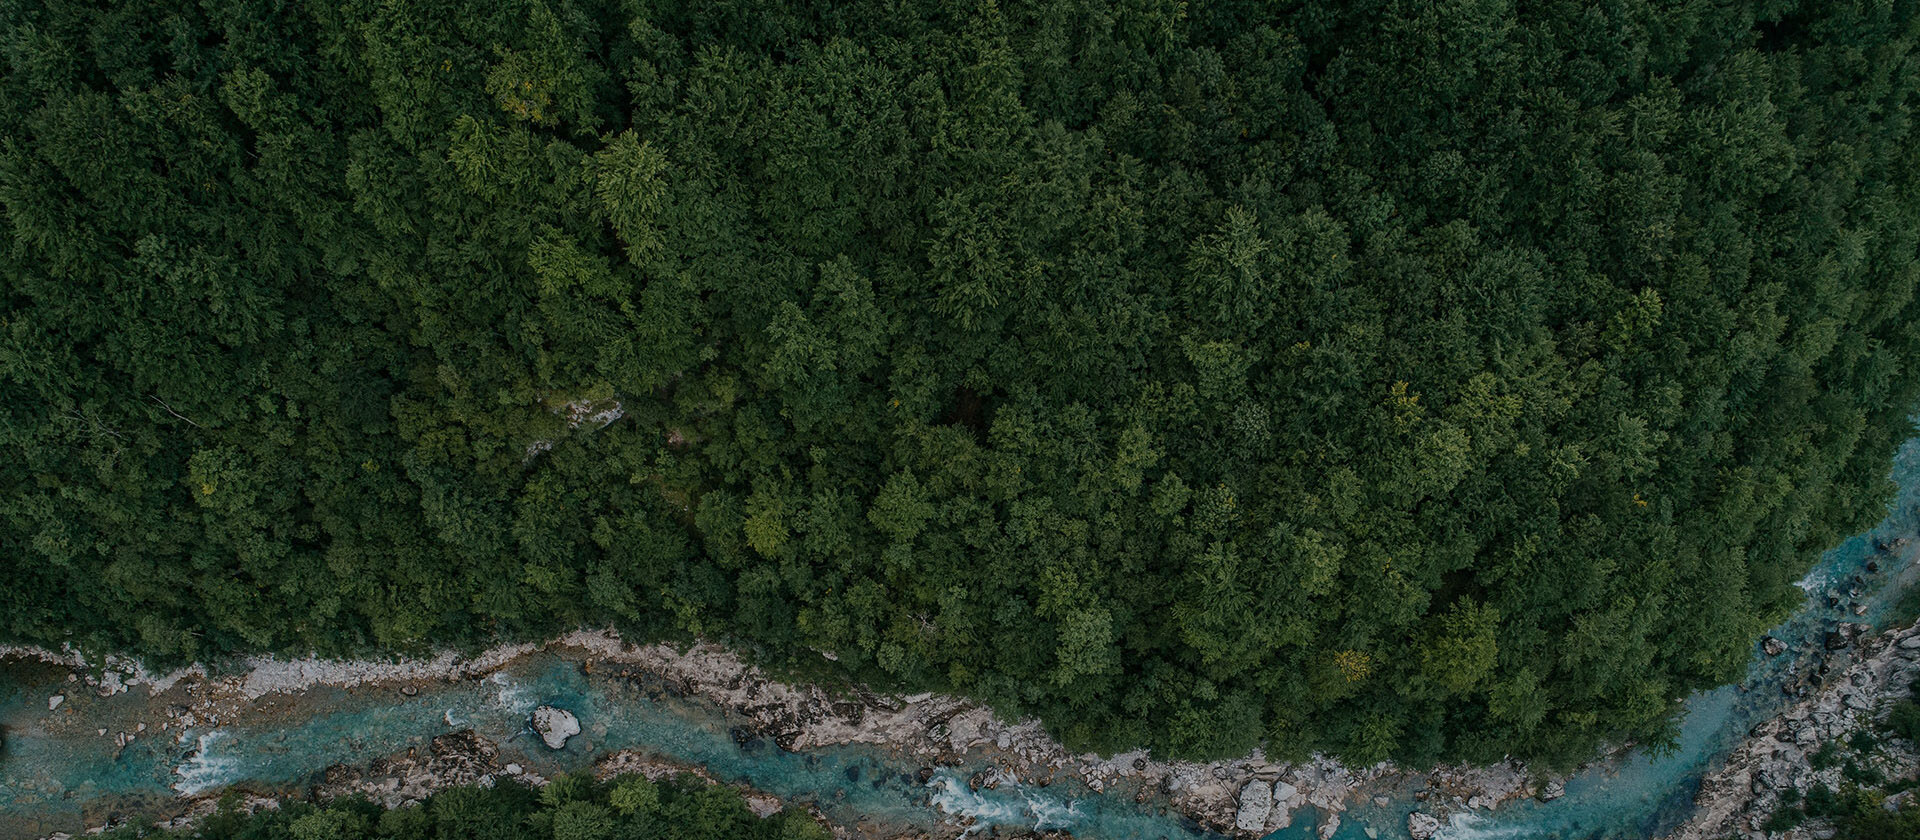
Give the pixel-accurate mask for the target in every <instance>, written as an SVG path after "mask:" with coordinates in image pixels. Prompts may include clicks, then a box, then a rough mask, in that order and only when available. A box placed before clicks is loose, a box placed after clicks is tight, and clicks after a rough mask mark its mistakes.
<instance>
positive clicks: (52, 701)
mask: <svg viewBox="0 0 1920 840" xmlns="http://www.w3.org/2000/svg"><path fill="white" fill-rule="evenodd" d="M65 702H67V695H65V694H55V695H53V696H52V697H49V698H47V711H49V712H51V711H53V710H54V709H58V708H60V704H61V703H65Z"/></svg>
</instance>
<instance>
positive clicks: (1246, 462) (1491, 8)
mask: <svg viewBox="0 0 1920 840" xmlns="http://www.w3.org/2000/svg"><path fill="white" fill-rule="evenodd" d="M1916 38H1920V3H1916V0H1858V2H1844V1H1843V2H1820V0H1806V1H1805V2H1794V0H1766V2H1720V1H1719V0H1662V2H1650V0H1594V1H1593V2H1587V0H1581V1H1580V2H1573V0H1560V1H1559V2H1538V3H1526V4H1512V3H1509V2H1505V0H1431V2H1410V0H1387V1H1386V2H1373V1H1371V0H1365V1H1356V2H1337V3H1326V2H1304V0H1290V1H1286V2H1271V3H1268V2H1201V1H1200V0H1193V2H1174V1H1173V0H1111V2H1109V0H1002V1H1001V2H995V0H848V2H833V3H829V2H824V0H788V1H787V2H777V1H776V0H700V1H699V2H680V1H679V0H484V2H482V1H481V0H471V1H470V2H463V1H462V0H343V2H326V0H310V1H309V2H267V0H201V2H199V3H179V2H172V0H124V1H123V2H86V1H85V0H0V55H3V58H0V61H4V64H0V67H3V68H4V69H0V206H3V207H4V211H3V212H4V225H5V232H6V233H7V237H6V240H5V244H4V247H5V249H6V250H5V258H4V263H3V264H0V272H3V273H0V283H3V284H4V285H3V286H0V446H4V450H0V456H3V457H0V487H4V488H6V489H5V491H4V494H0V640H11V641H19V642H31V643H40V644H50V645H59V644H62V643H73V644H76V645H80V646H84V647H88V648H92V649H113V650H121V651H130V652H134V653H137V654H140V655H143V656H146V657H149V658H151V659H153V660H156V661H178V660H183V659H187V658H204V657H217V656H220V655H223V654H227V653H231V652H239V651H281V652H293V653H305V652H308V651H318V652H321V653H327V654H345V653H355V652H366V651H370V650H392V651H413V650H419V649H422V648H424V647H426V646H429V645H440V644H478V643H482V642H485V641H488V640H493V639H499V638H530V637H538V636H541V635H543V634H549V633H553V632H555V631H557V630H562V629H565V628H570V627H575V626H579V625H583V624H585V625H605V624H613V625H615V626H618V627H620V628H621V629H622V630H623V631H624V632H626V633H628V634H629V635H630V636H631V637H634V638H688V637H691V636H694V635H700V636H706V637H711V638H719V639H725V640H728V641H730V642H731V643H733V644H736V645H739V646H740V647H742V648H743V649H746V650H749V651H752V652H754V653H755V655H756V656H758V657H760V658H761V659H762V661H765V662H768V663H769V664H772V665H775V666H785V667H798V666H802V665H807V664H808V663H823V662H824V660H822V659H821V657H820V654H822V653H826V654H831V655H832V656H833V657H836V658H837V663H838V664H837V665H833V666H831V667H832V668H834V669H837V673H839V674H842V675H845V676H847V677H850V678H854V679H860V680H866V681H871V682H873V683H876V684H878V685H882V686H886V687H920V688H938V689H945V690H952V691H957V692H962V693H965V694H967V695H970V696H973V697H977V698H980V699H982V700H985V701H987V702H990V703H992V704H994V705H995V706H996V707H998V708H1000V709H1002V710H1003V711H1005V712H1007V713H1008V714H1035V715H1039V716H1041V717H1042V718H1044V719H1045V720H1047V721H1048V722H1049V723H1050V724H1051V725H1052V726H1053V727H1054V729H1055V731H1056V732H1058V733H1059V734H1060V735H1061V736H1062V737H1064V738H1065V739H1067V741H1068V742H1069V743H1070V744H1071V745H1073V746H1075V747H1080V748H1096V749H1102V750H1112V749H1117V748H1121V747H1125V746H1130V745H1139V744H1144V745H1148V746H1151V747H1152V748H1154V749H1155V750H1156V751H1157V752H1159V753H1160V754H1165V755H1177V756H1220V755H1227V754H1235V753H1239V752H1242V751H1245V750H1248V749H1250V748H1252V747H1253V746H1255V745H1256V744H1257V743H1260V742H1262V741H1263V740H1264V741H1266V742H1268V743H1269V744H1270V750H1271V751H1272V752H1274V753H1278V754H1280V755H1287V756H1292V755H1300V754H1304V753H1305V752H1306V751H1309V750H1324V751H1328V752H1331V753H1333V754H1336V755H1339V756H1341V757H1343V758H1346V759H1348V760H1350V761H1355V762H1363V763H1364V762H1373V761H1376V760H1380V759H1386V758H1396V759H1401V760H1406V761H1412V762H1425V761H1431V760H1435V759H1438V758H1459V759H1468V760H1477V761H1486V760H1496V759H1499V758H1500V757H1501V756H1504V755H1514V756H1527V757H1536V758H1546V759H1554V760H1563V761H1564V760H1569V759H1573V758H1579V757H1583V756H1585V755H1586V754H1588V753H1589V751H1591V750H1592V749H1594V748H1595V746H1596V745H1598V744H1600V743H1602V742H1604V741H1607V740H1612V739H1621V738H1643V739H1652V740H1655V741H1658V740H1660V739H1662V738H1665V737H1669V736H1670V733H1671V730H1672V723H1671V720H1670V718H1671V712H1672V711H1673V710H1674V708H1675V701H1676V699H1677V698H1679V697H1681V696H1683V695H1684V694H1686V693H1687V692H1688V691H1689V690H1691V689H1694V688H1698V687H1702V686H1708V685H1714V684H1718V683H1721V682H1724V681H1726V680H1729V679H1731V678H1733V677H1735V676H1736V675H1737V674H1738V673H1739V672H1740V670H1741V668H1742V667H1743V665H1744V663H1745V662H1746V660H1747V657H1748V655H1749V652H1750V651H1751V650H1752V645H1753V643H1754V641H1755V639H1756V636H1757V634H1758V633H1760V632H1761V631H1762V630H1763V629H1764V628H1765V627H1767V626H1768V625H1769V624H1770V623H1771V622H1772V621H1773V620H1774V619H1776V618H1778V617H1779V616H1781V615H1782V613H1783V611H1785V610H1787V609H1789V608H1791V607H1792V606H1793V605H1794V604H1796V603H1798V602H1799V599H1800V598H1801V593H1800V591H1799V590H1798V589H1796V588H1794V587H1793V586H1792V585H1791V584H1792V581H1794V580H1795V579H1796V578H1797V577H1798V576H1799V575H1800V574H1801V573H1802V571H1803V570H1804V569H1805V568H1806V567H1807V566H1808V565H1809V564H1810V563H1811V561H1812V559H1813V557H1814V556H1815V554H1816V553H1817V552H1818V551H1820V550H1821V549H1823V548H1825V547H1827V546H1829V545H1830V544H1832V543H1833V542H1834V541H1835V540H1836V539H1837V538H1838V537H1840V536H1842V535H1844V534H1846V533H1849V532H1852V531H1854V530H1855V529H1858V528H1860V527H1862V526H1863V525H1865V524H1868V523H1871V522H1872V521H1874V520H1876V519H1877V518H1878V517H1879V516H1880V515H1881V514H1882V512H1883V510H1884V505H1885V500H1886V499H1887V498H1888V496H1889V494H1890V490H1891V485H1890V483H1889V482H1888V481H1887V479H1886V475H1887V472H1888V470H1887V464H1888V461H1889V458H1890V457H1891V454H1892V453H1893V451H1894V447H1895V445H1896V444H1897V443H1898V442H1899V441H1900V440H1902V439H1903V438H1904V437H1905V436H1907V435H1908V434H1909V433H1910V423H1909V419H1908V411H1909V409H1910V408H1911V407H1912V406H1913V405H1914V403H1915V398H1916V395H1917V394H1916V389H1917V388H1920V376H1916V375H1915V366H1916V364H1917V363H1920V332H1916V330H1920V305H1916V303H1915V301H1914V289H1915V285H1916V280H1920V262H1917V261H1916V254H1917V253H1920V137H1916V134H1915V131H1914V126H1913V116H1914V109H1915V106H1916V104H1917V99H1916V93H1917V92H1920V54H1916V52H1915V44H1916ZM616 404H617V406H618V408H619V409H620V412H621V414H620V416H618V417H617V419H613V420H612V422H610V423H609V422H605V421H607V420H608V419H609V418H614V417H615V414H614V412H613V411H612V409H613V408H614V407H615V405H616ZM596 415H597V416H596Z"/></svg>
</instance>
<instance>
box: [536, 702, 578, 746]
mask: <svg viewBox="0 0 1920 840" xmlns="http://www.w3.org/2000/svg"><path fill="white" fill-rule="evenodd" d="M532 723H533V731H534V732H536V733H538V734H539V735H540V740H542V741H545V742H546V744H547V747H548V748H549V749H556V750H557V749H560V748H561V747H564V746H566V745H567V739H568V738H571V737H573V736H575V735H578V734H580V719H579V718H576V717H574V716H573V713H572V712H569V711H567V710H566V709H556V708H554V707H552V706H541V707H540V708H538V709H534V710H533V721H532Z"/></svg>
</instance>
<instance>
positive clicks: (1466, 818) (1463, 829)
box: [1433, 813, 1539, 840]
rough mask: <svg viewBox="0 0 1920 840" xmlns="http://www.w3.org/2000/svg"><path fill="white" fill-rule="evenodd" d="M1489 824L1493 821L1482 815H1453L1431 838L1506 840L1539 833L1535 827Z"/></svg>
mask: <svg viewBox="0 0 1920 840" xmlns="http://www.w3.org/2000/svg"><path fill="white" fill-rule="evenodd" d="M1491 822H1493V820H1492V819H1490V818H1488V817H1487V816H1486V815H1484V814H1471V813H1469V814H1454V815H1453V818H1452V819H1450V820H1448V821H1447V824H1446V825H1443V826H1441V827H1440V831H1438V832H1437V833H1435V834H1434V835H1433V837H1434V840H1506V839H1507V838H1518V837H1534V836H1537V834H1538V833H1539V828H1538V827H1537V826H1525V825H1489V824H1488V823H1491Z"/></svg>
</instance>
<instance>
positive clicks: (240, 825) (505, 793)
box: [105, 774, 832, 840]
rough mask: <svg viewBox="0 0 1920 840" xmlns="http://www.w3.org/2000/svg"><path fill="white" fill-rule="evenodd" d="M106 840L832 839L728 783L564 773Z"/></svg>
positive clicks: (296, 808) (288, 807)
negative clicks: (539, 782) (761, 810)
mask: <svg viewBox="0 0 1920 840" xmlns="http://www.w3.org/2000/svg"><path fill="white" fill-rule="evenodd" d="M105 836H106V837H107V838H111V839H112V840H133V838H154V839H155V840H159V839H160V838H178V840H440V839H441V838H445V840H454V838H460V840H828V838H830V837H832V833H831V832H829V831H828V830H827V829H826V828H825V827H824V826H822V825H821V824H819V823H818V822H815V821H814V820H813V819H812V818H811V817H809V816H808V815H807V814H805V813H803V812H800V811H797V810H787V811H782V812H780V813H778V814H775V815H773V816H771V817H767V818H764V819H762V818H759V817H756V816H754V815H753V813H752V812H751V811H749V810H747V805H746V802H745V801H744V800H742V799H741V797H740V795H739V794H738V793H737V792H735V791H734V790H732V789H731V788H727V787H723V786H719V785H712V784H707V783H705V782H702V781H700V780H698V779H696V778H694V777H692V776H682V777H680V778H679V779H675V780H668V781H662V782H652V781H648V780H647V779H644V778H641V777H639V776H620V777H616V778H613V779H610V780H608V781H605V782H596V781H594V780H593V778H592V777H591V776H590V775H586V774H578V775H561V776H557V777H555V778H554V779H553V780H552V781H550V782H548V783H547V784H546V785H545V786H544V787H541V788H537V789H536V788H531V787H528V786H526V785H522V784H519V783H517V782H514V781H511V780H507V779H500V780H496V781H495V782H494V783H493V785H492V786H491V787H459V788H450V789H448V790H443V791H440V792H439V793H436V794H434V795H433V796H431V797H429V798H428V799H427V800H426V801H425V802H422V803H420V804H419V805H416V806H406V807H401V808H394V809H390V810H389V809H383V808H381V807H380V806H378V805H375V804H371V803H368V802H366V801H364V800H341V801H335V802H329V803H326V804H323V805H314V804H311V803H306V802H288V803H284V804H283V805H282V806H281V807H280V808H279V809H277V810H276V809H259V810H255V811H253V812H252V813H241V812H238V811H236V810H233V809H231V808H226V807H223V808H222V809H221V810H220V811H219V812H217V813H215V814H214V815H212V816H209V817H207V818H206V819H204V820H202V821H201V822H200V823H198V824H196V825H193V826H189V827H185V828H179V829H174V830H171V831H166V830H157V829H148V828H140V827H128V828H122V829H119V830H117V831H115V832H112V833H109V834H107V835H105Z"/></svg>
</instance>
